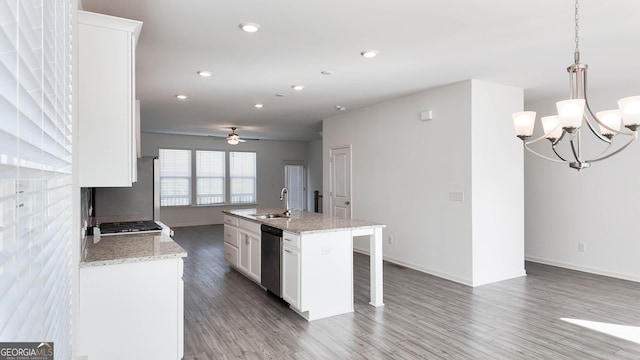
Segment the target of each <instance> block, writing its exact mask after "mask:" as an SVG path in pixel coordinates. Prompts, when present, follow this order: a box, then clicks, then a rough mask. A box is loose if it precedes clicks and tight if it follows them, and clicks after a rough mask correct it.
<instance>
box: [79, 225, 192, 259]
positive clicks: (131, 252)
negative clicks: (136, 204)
mask: <svg viewBox="0 0 640 360" xmlns="http://www.w3.org/2000/svg"><path fill="white" fill-rule="evenodd" d="M186 256H187V252H186V251H185V250H184V249H183V248H182V247H180V245H178V243H176V242H175V241H173V239H171V237H170V236H169V235H167V234H165V233H162V232H156V233H146V234H124V235H108V236H104V235H103V236H99V235H96V236H87V237H86V238H85V248H84V249H83V252H82V261H81V262H80V267H88V266H101V265H115V264H124V263H131V262H140V261H150V260H161V259H171V258H179V257H186Z"/></svg>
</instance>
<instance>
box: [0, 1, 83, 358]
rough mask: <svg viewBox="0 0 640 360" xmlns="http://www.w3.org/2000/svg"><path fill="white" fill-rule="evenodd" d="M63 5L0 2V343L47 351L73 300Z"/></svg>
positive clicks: (68, 10)
mask: <svg viewBox="0 0 640 360" xmlns="http://www.w3.org/2000/svg"><path fill="white" fill-rule="evenodd" d="M72 5H74V4H72V2H71V1H61V0H55V1H14V0H13V1H0V13H1V14H2V15H0V18H2V26H0V49H1V50H0V53H2V55H0V341H2V342H16V341H39V340H40V339H43V341H52V342H54V343H55V345H56V346H55V349H54V351H55V353H54V357H55V358H56V359H71V357H72V353H71V346H70V345H71V343H72V326H71V325H73V324H74V323H73V322H72V320H74V319H73V316H72V306H71V304H72V303H73V302H74V299H77V292H75V291H74V290H72V289H73V283H74V276H77V271H78V264H77V260H74V259H73V257H72V256H71V254H72V253H75V252H77V251H78V247H79V244H78V243H77V242H78V241H79V232H80V228H79V227H74V226H73V225H72V222H73V220H72V219H73V218H74V216H79V214H78V213H76V211H78V212H79V209H77V210H72V209H73V208H74V205H73V200H72V199H73V196H74V195H73V194H74V193H75V192H77V191H79V189H78V188H76V187H74V186H73V184H72V178H73V177H72V174H71V169H72V163H71V158H72V151H75V150H76V149H75V148H74V147H73V146H72V145H73V144H72V141H73V136H74V135H75V134H72V129H73V122H72V112H71V108H72V106H71V105H72V104H71V98H72V86H71V84H72V76H71V74H72V66H71V64H72V57H71V54H72V47H71V40H72V29H71V27H72V23H73V22H75V19H73V18H72V16H71V15H72V14H73V15H74V17H75V10H74V9H73V6H72ZM73 36H76V34H73ZM74 249H75V250H74ZM44 339H46V340H44ZM74 341H75V340H74ZM3 347H4V346H3ZM6 355H8V356H5V354H4V353H3V354H2V358H28V357H30V356H24V357H23V356H20V355H18V356H12V355H13V353H11V352H10V353H9V354H6ZM34 358H37V357H34Z"/></svg>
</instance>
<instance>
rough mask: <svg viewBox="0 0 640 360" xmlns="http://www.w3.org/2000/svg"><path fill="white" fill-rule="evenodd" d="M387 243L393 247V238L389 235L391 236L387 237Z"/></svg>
mask: <svg viewBox="0 0 640 360" xmlns="http://www.w3.org/2000/svg"><path fill="white" fill-rule="evenodd" d="M387 243H388V244H389V245H393V236H391V235H389V236H388V237H387Z"/></svg>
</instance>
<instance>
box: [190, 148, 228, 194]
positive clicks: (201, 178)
mask: <svg viewBox="0 0 640 360" xmlns="http://www.w3.org/2000/svg"><path fill="white" fill-rule="evenodd" d="M224 158H225V152H224V151H206V150H197V151H196V203H197V204H198V205H210V204H223V203H224V187H225V181H224V180H225V161H224Z"/></svg>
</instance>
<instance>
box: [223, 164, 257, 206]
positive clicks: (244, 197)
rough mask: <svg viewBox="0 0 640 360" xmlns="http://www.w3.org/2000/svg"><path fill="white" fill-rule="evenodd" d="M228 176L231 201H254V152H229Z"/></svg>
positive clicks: (233, 202)
mask: <svg viewBox="0 0 640 360" xmlns="http://www.w3.org/2000/svg"><path fill="white" fill-rule="evenodd" d="M229 178H230V187H231V192H230V193H231V194H230V195H231V203H232V204H244V203H255V202H256V153H254V152H230V153H229Z"/></svg>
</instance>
